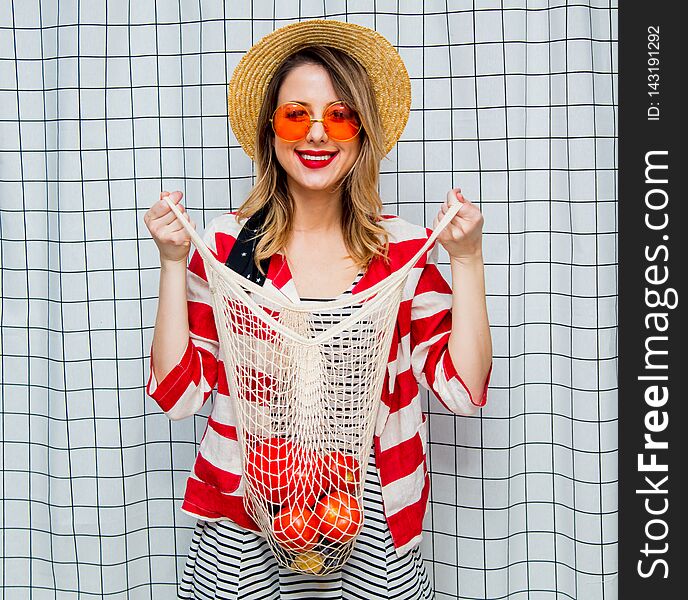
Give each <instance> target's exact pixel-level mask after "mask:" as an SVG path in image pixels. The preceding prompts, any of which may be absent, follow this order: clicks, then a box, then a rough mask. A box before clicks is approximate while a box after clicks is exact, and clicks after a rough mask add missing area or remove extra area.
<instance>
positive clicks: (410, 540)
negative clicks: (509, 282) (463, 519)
mask: <svg viewBox="0 0 688 600" xmlns="http://www.w3.org/2000/svg"><path fill="white" fill-rule="evenodd" d="M234 215H235V213H234V212H228V213H224V214H222V215H220V216H218V217H216V218H214V219H213V220H212V221H211V222H210V223H209V224H208V226H207V228H206V231H205V232H204V234H203V240H204V241H205V243H206V245H207V246H208V247H209V248H210V250H211V251H212V252H213V254H214V255H215V257H216V258H217V259H218V260H220V261H221V262H225V261H226V259H227V257H228V255H229V252H230V250H231V248H232V244H233V243H234V241H235V240H236V237H237V235H238V234H239V231H240V230H241V227H242V225H243V222H242V223H237V222H236V219H235V216H234ZM380 222H381V224H382V225H383V226H384V227H385V228H386V229H387V231H388V232H389V233H390V248H389V258H390V262H389V264H385V263H384V261H383V260H382V259H380V258H375V259H374V260H373V262H372V263H371V264H370V266H369V267H368V269H367V270H366V272H365V273H364V275H363V277H362V278H361V279H360V281H359V282H358V283H357V284H356V286H355V287H354V288H353V289H352V292H353V293H356V292H360V291H362V290H364V289H366V288H368V287H370V286H372V285H373V284H375V283H377V282H378V281H380V280H381V279H382V278H384V277H386V276H387V275H389V274H390V273H391V272H393V271H395V270H396V269H398V268H400V267H401V266H402V265H404V264H405V263H406V262H407V261H408V260H409V259H410V258H411V257H412V256H413V255H414V254H415V253H416V252H417V251H418V250H419V249H420V247H421V246H422V245H423V244H424V243H425V242H426V241H427V239H428V237H429V235H430V233H431V230H430V229H428V228H426V227H422V226H418V225H413V224H411V223H409V222H408V221H405V220H404V219H401V218H400V217H397V216H393V215H382V217H381V221H380ZM437 254H438V246H437V243H436V242H435V244H434V245H433V246H432V248H431V250H430V251H429V252H428V253H426V255H425V256H424V257H423V258H421V260H419V261H418V263H417V265H416V266H415V267H414V268H413V269H411V273H410V275H409V277H408V280H407V282H406V285H405V287H404V290H403V295H402V301H401V304H400V307H399V312H398V316H397V321H396V325H395V331H394V334H393V339H392V346H391V351H390V355H389V359H388V364H387V370H386V373H385V381H384V385H383V394H382V402H381V405H380V409H379V411H378V415H377V421H376V427H375V434H374V447H375V462H376V466H377V470H378V475H379V478H380V484H381V487H382V496H383V503H384V513H385V516H386V519H387V523H388V525H389V530H390V533H391V536H392V539H393V541H394V546H395V548H396V552H397V554H398V555H399V556H401V555H403V554H405V553H406V552H408V551H409V550H411V549H412V548H413V547H414V546H416V545H418V544H420V541H421V535H422V527H423V518H424V516H425V513H426V511H427V508H428V493H429V490H430V477H429V474H428V469H427V461H426V444H427V433H426V422H425V421H426V417H425V415H424V414H423V412H422V409H421V399H420V392H419V384H420V385H421V386H423V387H424V388H426V389H428V390H430V391H432V392H433V393H434V394H435V395H436V396H437V398H438V399H439V400H440V402H441V403H442V404H443V405H444V406H445V407H446V408H447V409H448V410H449V411H451V412H453V413H456V414H459V415H472V414H474V413H476V412H477V411H478V409H479V408H480V407H482V406H484V405H485V403H486V401H487V389H488V384H489V381H490V375H491V373H492V365H490V369H489V371H488V374H487V377H486V380H485V384H484V388H483V393H482V396H481V397H480V398H477V399H474V398H472V397H471V393H470V391H469V390H468V388H467V387H466V386H465V384H464V383H463V381H462V379H461V377H460V376H459V374H458V373H457V372H456V369H455V368H454V365H453V363H452V359H451V357H450V355H449V350H448V345H447V344H448V340H449V334H450V332H451V305H452V290H451V287H450V286H449V284H448V283H447V281H446V280H445V279H444V277H443V276H442V274H441V273H440V271H439V269H438V268H437ZM186 277H187V278H186V283H187V296H188V313H189V332H190V337H189V343H188V345H187V347H186V350H185V351H184V354H183V355H182V357H181V358H180V360H179V362H178V364H177V365H176V366H175V367H174V368H173V369H172V370H171V371H170V372H169V373H168V374H167V375H166V376H165V378H164V379H163V380H162V381H157V380H156V377H155V375H154V372H153V369H154V363H153V360H154V357H153V352H152V348H151V354H150V360H151V364H150V376H149V379H148V383H147V384H146V393H147V394H148V395H149V396H150V397H151V398H153V399H154V400H155V401H156V402H157V403H158V405H159V406H160V408H161V409H162V410H163V411H164V412H165V414H166V415H167V416H168V417H169V418H170V419H172V420H179V419H184V418H186V417H189V416H191V415H193V414H195V413H197V412H198V411H199V410H200V409H201V407H202V406H203V405H204V403H205V401H206V400H207V399H208V398H209V397H210V395H211V392H212V391H213V389H214V387H215V385H216V384H217V395H216V397H215V400H214V402H213V406H212V409H211V412H210V416H209V417H208V422H207V425H206V429H205V432H204V434H203V437H202V439H201V442H200V446H199V449H198V454H197V456H196V460H195V463H194V465H193V469H192V471H191V474H190V476H189V477H188V479H187V485H186V492H185V495H184V501H183V503H182V506H181V510H182V511H183V512H185V513H187V514H189V515H191V516H193V517H196V518H200V519H204V520H208V521H217V520H221V519H227V518H229V519H231V520H232V521H234V522H235V523H237V524H238V525H240V526H243V527H245V528H248V529H252V530H254V531H258V527H257V525H256V524H255V523H254V522H253V520H252V519H251V518H250V517H249V515H248V514H247V513H246V511H245V509H244V505H243V490H244V482H243V477H242V472H241V458H240V454H239V453H240V446H239V443H238V441H237V431H236V416H235V410H234V406H233V402H232V400H231V399H230V397H229V387H228V383H227V375H226V372H225V368H224V363H225V361H224V357H223V353H222V349H221V348H220V346H219V343H218V336H217V330H216V328H215V320H214V317H213V312H212V308H211V304H212V303H211V299H210V291H209V288H208V282H207V278H206V273H205V268H204V264H203V260H202V259H201V256H200V255H199V253H198V251H197V250H196V249H195V248H194V250H193V253H192V255H191V260H190V261H189V265H188V269H187V272H186ZM264 286H265V287H272V289H273V290H279V291H280V292H282V293H283V294H285V296H287V297H288V298H289V299H290V300H291V301H293V302H298V300H299V298H298V294H297V292H296V287H295V285H294V282H293V279H292V277H291V273H290V271H289V267H288V266H287V264H286V261H283V259H282V256H281V255H279V254H276V255H274V256H273V257H272V258H271V260H270V265H269V268H268V272H267V278H266V280H265V282H264Z"/></svg>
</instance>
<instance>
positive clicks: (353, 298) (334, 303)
mask: <svg viewBox="0 0 688 600" xmlns="http://www.w3.org/2000/svg"><path fill="white" fill-rule="evenodd" d="M164 199H165V201H166V202H167V204H168V205H169V206H170V208H171V209H172V211H173V212H174V214H175V215H176V216H177V220H178V221H179V222H180V223H181V224H182V226H183V227H184V229H186V231H187V233H188V234H189V236H190V237H191V241H192V242H193V244H194V246H196V248H197V250H198V252H199V254H200V255H201V256H202V257H203V259H204V262H205V264H206V266H209V267H210V270H209V271H212V272H213V273H212V275H211V272H207V275H208V283H209V284H210V288H211V291H213V281H212V279H213V277H214V276H215V274H217V275H219V276H221V277H223V278H224V279H225V280H226V281H228V282H231V283H232V284H233V286H232V287H234V288H235V289H238V288H239V287H240V288H243V289H244V290H246V291H248V292H254V293H256V294H259V295H260V296H263V297H264V298H266V299H268V300H270V301H272V302H274V303H275V304H276V305H278V306H282V307H284V308H288V309H290V310H293V311H297V312H311V311H313V310H315V309H318V308H323V307H327V308H330V309H332V308H341V307H344V306H351V305H352V304H355V303H358V302H362V301H365V300H367V299H368V298H371V297H372V296H374V295H375V294H376V293H378V292H380V291H381V290H385V289H391V288H394V287H396V286H397V285H398V284H399V283H400V282H401V281H402V280H405V279H406V277H407V276H408V274H409V273H410V272H411V269H413V267H414V266H415V265H416V263H417V262H418V261H419V260H420V258H421V256H423V255H424V254H425V253H426V252H427V251H428V249H429V248H430V247H431V246H432V245H433V244H434V242H435V240H436V239H437V237H438V236H439V235H440V234H441V233H442V231H443V230H444V228H445V227H446V226H447V225H449V222H450V221H451V220H452V219H453V218H454V216H455V215H456V213H457V212H458V211H459V209H460V208H461V206H463V205H462V204H461V203H458V202H457V203H456V204H453V205H452V206H450V207H449V210H448V211H447V212H446V214H445V215H444V217H443V218H442V220H441V221H440V222H439V223H438V224H437V227H435V229H434V230H433V231H432V233H431V234H430V236H429V237H428V239H427V240H426V242H425V243H424V244H423V246H422V247H421V248H420V250H418V252H416V254H415V255H414V256H413V257H412V258H411V259H410V260H409V261H408V262H407V263H406V264H405V265H404V266H403V267H401V268H400V269H397V270H396V271H395V272H394V273H392V274H390V275H388V276H387V277H385V278H384V279H382V280H381V281H379V282H378V283H376V284H375V285H372V286H371V287H369V288H367V289H365V290H363V291H362V292H358V293H356V294H351V295H349V296H348V297H347V298H342V299H340V300H328V301H327V302H326V303H323V302H301V303H299V304H294V303H293V302H291V301H289V300H288V299H286V298H285V297H284V296H283V295H281V294H277V293H275V292H273V291H272V290H270V289H269V288H264V287H262V286H260V285H258V284H256V283H253V282H252V281H250V280H248V279H246V278H245V277H242V276H241V275H239V274H238V273H236V272H235V271H233V270H232V269H230V268H229V267H227V266H226V265H225V264H224V263H222V262H221V261H219V260H218V259H217V258H216V257H215V255H214V254H213V252H212V251H211V250H210V248H208V246H207V245H206V244H205V242H204V241H203V239H202V238H201V236H200V235H198V233H197V232H196V230H195V229H194V228H193V227H192V226H191V224H190V223H189V222H188V221H187V220H186V219H185V218H184V216H183V215H182V213H181V211H180V210H179V208H178V207H177V205H176V204H175V203H174V202H172V201H171V200H170V198H169V196H164ZM240 295H241V296H243V297H244V299H246V297H247V296H246V294H240ZM249 304H251V303H250V302H249Z"/></svg>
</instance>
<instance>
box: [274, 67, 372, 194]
mask: <svg viewBox="0 0 688 600" xmlns="http://www.w3.org/2000/svg"><path fill="white" fill-rule="evenodd" d="M335 100H341V98H339V97H337V94H336V92H335V90H334V87H333V86H332V81H331V80H330V76H329V74H328V72H327V71H326V70H325V69H324V68H323V67H322V66H320V65H313V64H304V65H300V66H298V67H296V68H294V69H292V70H291V71H290V72H289V73H288V74H287V76H286V77H285V78H284V80H283V81H282V85H281V87H280V90H279V96H278V98H277V106H280V105H281V104H284V103H285V102H299V103H300V104H303V105H304V106H305V107H306V108H307V109H308V110H309V111H310V113H311V117H313V118H314V119H321V118H322V115H323V111H324V110H325V108H326V107H327V105H328V104H331V103H332V102H334V101H335ZM360 137H361V135H360V132H359V135H357V136H356V137H355V138H354V139H352V140H350V141H348V142H338V141H337V140H333V139H330V138H328V136H327V133H325V129H324V127H323V124H322V123H313V125H312V127H311V128H310V131H309V132H308V133H307V134H306V137H305V138H303V139H301V140H297V141H295V142H286V141H284V140H282V139H280V138H279V137H277V136H276V135H275V136H274V142H273V143H274V146H275V154H276V155H277V160H278V161H279V163H280V164H281V165H282V168H283V169H284V170H285V172H286V173H287V182H288V185H289V189H290V190H291V191H292V192H295V191H297V190H299V189H302V190H304V191H305V190H310V191H316V190H332V188H333V187H334V186H335V185H336V184H337V183H339V181H340V180H341V179H342V178H343V177H345V176H346V174H347V173H348V172H349V170H350V169H351V167H352V165H353V164H354V162H355V161H356V158H357V157H358V154H359V153H360V151H361V141H360ZM309 150H311V151H312V150H316V151H326V152H333V153H335V156H334V158H333V159H332V160H331V161H330V162H329V164H326V165H325V166H322V167H319V168H314V167H313V166H308V164H306V163H305V162H304V161H302V159H301V157H300V154H303V153H307V152H308V151H309ZM316 164H317V163H316Z"/></svg>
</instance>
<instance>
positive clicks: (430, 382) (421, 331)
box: [411, 243, 492, 415]
mask: <svg viewBox="0 0 688 600" xmlns="http://www.w3.org/2000/svg"><path fill="white" fill-rule="evenodd" d="M438 250H439V247H438V245H437V243H435V244H434V245H433V246H432V248H431V250H430V251H429V252H428V255H427V261H426V263H425V265H424V266H423V271H422V273H421V276H420V279H419V280H418V284H417V286H416V290H415V293H414V296H413V300H412V303H411V368H412V369H413V374H414V376H415V378H416V380H417V381H418V383H419V384H420V385H422V386H423V387H424V388H425V389H427V390H429V391H432V392H433V393H434V394H435V395H436V396H437V399H438V400H439V401H440V402H441V403H442V405H443V406H444V407H445V408H446V409H447V410H449V411H451V412H453V413H456V414H459V415H472V414H475V413H476V412H477V411H478V409H479V408H481V407H482V406H485V403H486V402H487V388H488V385H489V382H490V376H491V374H492V364H490V368H489V370H488V372H487V376H486V378H485V384H484V386H483V392H482V394H481V396H480V398H473V397H472V395H471V392H470V390H469V389H468V388H467V387H466V384H465V383H464V382H463V380H462V379H461V377H460V375H459V374H458V373H457V371H456V368H455V367H454V363H453V362H452V359H451V355H450V354H449V335H450V333H451V328H452V313H451V308H452V289H451V286H450V285H449V284H448V283H447V281H446V280H445V279H444V277H443V276H442V273H441V272H440V270H439V269H438V268H437V257H438Z"/></svg>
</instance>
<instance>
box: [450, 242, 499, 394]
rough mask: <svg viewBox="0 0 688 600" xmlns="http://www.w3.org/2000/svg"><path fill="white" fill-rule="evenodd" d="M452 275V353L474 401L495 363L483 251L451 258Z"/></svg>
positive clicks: (456, 366)
mask: <svg viewBox="0 0 688 600" xmlns="http://www.w3.org/2000/svg"><path fill="white" fill-rule="evenodd" d="M450 264H451V275H452V330H451V334H450V336H449V354H450V356H451V359H452V362H453V363H454V367H455V368H456V371H457V373H458V374H459V375H460V377H461V379H462V380H463V382H464V383H465V384H466V386H467V387H468V389H469V390H470V392H471V395H472V397H473V399H474V400H475V401H477V400H479V399H480V397H481V394H482V392H483V386H484V384H485V378H486V377H487V372H488V370H489V368H490V364H491V363H492V336H491V334H490V325H489V322H488V316H487V301H486V297H485V268H484V264H483V257H482V254H478V255H476V256H475V257H474V258H471V259H465V258H464V259H461V260H455V259H453V258H452V259H451V260H450Z"/></svg>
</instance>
